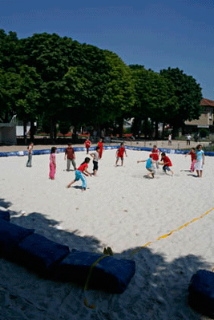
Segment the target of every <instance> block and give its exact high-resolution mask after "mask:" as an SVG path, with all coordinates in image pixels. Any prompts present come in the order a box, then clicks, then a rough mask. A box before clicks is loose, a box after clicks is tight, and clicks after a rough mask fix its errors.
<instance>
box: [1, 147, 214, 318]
mask: <svg viewBox="0 0 214 320" xmlns="http://www.w3.org/2000/svg"><path fill="white" fill-rule="evenodd" d="M127 154H128V156H127V157H126V158H125V160H124V166H123V167H121V166H118V167H115V166H114V164H115V150H106V151H105V152H104V155H103V159H102V160H100V162H99V171H98V175H97V177H89V178H88V179H87V181H88V188H89V189H87V190H86V191H84V192H82V191H81V189H80V188H79V186H80V185H81V182H77V183H76V184H75V185H74V186H73V187H72V188H70V189H67V188H66V185H67V184H68V183H69V182H70V181H71V180H73V178H74V172H73V171H70V172H67V171H66V170H65V169H66V161H65V160H64V154H63V153H58V154H57V173H56V179H55V180H49V179H48V170H49V159H48V158H49V156H48V155H38V156H36V155H34V156H33V166H32V168H27V167H26V166H25V164H26V161H27V157H26V156H19V157H18V156H15V157H3V158H0V168H1V176H0V180H1V184H0V206H1V207H4V208H7V209H8V210H10V213H11V223H15V224H18V225H21V226H24V227H27V228H34V229H35V230H36V232H37V233H39V234H42V235H44V236H45V237H47V238H48V239H51V240H53V241H56V242H59V243H62V244H66V245H68V246H69V248H70V249H73V248H75V249H78V250H83V251H93V252H102V251H103V248H104V247H106V246H110V247H111V248H112V250H113V252H114V254H115V256H117V257H119V258H120V257H121V258H127V259H133V260H134V261H135V262H136V273H135V275H134V277H133V278H132V280H131V282H130V283H129V285H128V287H127V289H126V291H125V292H124V293H123V294H108V293H105V292H102V291H95V290H90V288H89V290H87V291H84V290H83V288H82V287H80V286H77V285H74V284H72V283H58V282H54V281H50V280H44V279H41V278H39V277H38V276H37V275H36V274H33V273H30V272H29V271H28V270H26V269H25V268H23V267H21V266H19V265H16V264H13V263H11V262H9V261H6V260H4V259H0V272H1V278H0V319H8V320H10V319H16V320H19V319H20V320H23V319H38V320H39V319H47V320H52V319H53V320H54V319H57V320H58V319H59V320H61V319H91V320H92V319H93V320H97V319H100V320H102V319H104V320H107V319H108V320H109V319H110V320H119V319H123V320H126V319H127V320H132V319H133V320H136V319H137V320H138V319H139V320H144V319H145V320H148V319H152V320H156V319H157V320H160V319H173V320H174V319H179V320H180V319H188V320H189V319H196V320H197V319H208V318H206V317H204V316H202V315H200V314H198V313H196V312H195V311H194V310H192V309H191V308H190V307H189V305H188V301H187V298H188V285H189V281H190V279H191V277H192V275H193V274H194V273H195V272H196V271H197V270H198V269H201V268H202V269H207V270H212V268H213V267H214V248H213V237H214V232H213V224H214V204H213V199H214V188H213V176H214V158H213V157H208V156H207V157H206V159H205V166H204V173H203V177H202V178H196V177H195V174H192V173H190V172H189V168H190V157H189V156H188V157H185V156H184V155H181V154H180V155H179V154H170V155H169V156H170V158H171V160H172V162H173V171H174V175H173V177H172V176H170V175H166V174H165V173H164V172H162V168H160V169H158V170H157V172H156V175H155V178H154V179H148V178H147V177H146V174H147V171H146V168H145V163H139V164H137V160H140V159H147V158H148V155H149V152H146V151H134V150H127ZM85 156H86V154H85V152H83V151H80V152H77V153H76V157H77V159H76V162H77V164H80V163H81V162H82V161H83V159H84V158H85ZM89 168H90V170H91V171H92V162H91V163H90V165H89ZM194 218H198V219H196V220H194V221H192V220H193V219H194ZM191 221H192V222H191ZM181 226H183V228H180V227H181ZM85 297H86V298H87V301H88V302H89V303H90V304H93V305H94V309H91V308H89V307H87V306H86V305H85V304H84V298H85Z"/></svg>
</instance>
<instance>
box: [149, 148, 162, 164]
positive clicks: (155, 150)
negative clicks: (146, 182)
mask: <svg viewBox="0 0 214 320" xmlns="http://www.w3.org/2000/svg"><path fill="white" fill-rule="evenodd" d="M151 154H152V160H153V161H154V163H155V165H156V168H157V169H159V157H160V150H159V149H158V148H157V146H156V145H154V146H153V148H152V153H151Z"/></svg>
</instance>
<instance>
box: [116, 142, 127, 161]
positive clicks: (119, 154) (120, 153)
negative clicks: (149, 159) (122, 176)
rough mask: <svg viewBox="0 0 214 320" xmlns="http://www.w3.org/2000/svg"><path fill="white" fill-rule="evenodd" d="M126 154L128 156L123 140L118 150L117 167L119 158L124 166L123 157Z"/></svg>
mask: <svg viewBox="0 0 214 320" xmlns="http://www.w3.org/2000/svg"><path fill="white" fill-rule="evenodd" d="M124 154H125V155H126V157H127V153H126V149H125V147H124V142H121V144H120V146H119V148H118V149H117V151H116V163H115V167H117V163H118V161H119V159H120V160H121V166H123V159H124Z"/></svg>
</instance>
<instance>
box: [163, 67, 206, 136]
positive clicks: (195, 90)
mask: <svg viewBox="0 0 214 320" xmlns="http://www.w3.org/2000/svg"><path fill="white" fill-rule="evenodd" d="M160 75H161V76H163V77H164V78H166V79H168V80H170V81H171V83H172V84H173V87H174V95H175V96H176V97H177V101H178V109H177V111H176V112H175V113H173V114H172V117H171V119H170V124H171V125H172V126H173V131H174V133H175V134H176V133H177V131H178V129H179V128H183V127H184V122H185V121H186V120H189V121H191V120H194V119H199V117H200V114H201V107H200V101H201V99H202V93H201V87H200V85H199V84H198V83H197V82H196V80H195V79H194V78H193V77H192V76H188V75H186V74H185V73H184V72H183V71H182V70H180V69H178V68H174V69H173V68H168V69H164V70H161V71H160Z"/></svg>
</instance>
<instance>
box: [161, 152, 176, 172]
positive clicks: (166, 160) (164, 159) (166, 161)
mask: <svg viewBox="0 0 214 320" xmlns="http://www.w3.org/2000/svg"><path fill="white" fill-rule="evenodd" d="M159 164H161V165H163V171H164V172H165V173H166V172H167V171H170V172H171V174H172V175H173V174H174V172H173V171H172V170H171V169H170V167H172V161H171V160H170V159H169V157H167V155H166V154H165V152H162V153H161V162H159Z"/></svg>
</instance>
